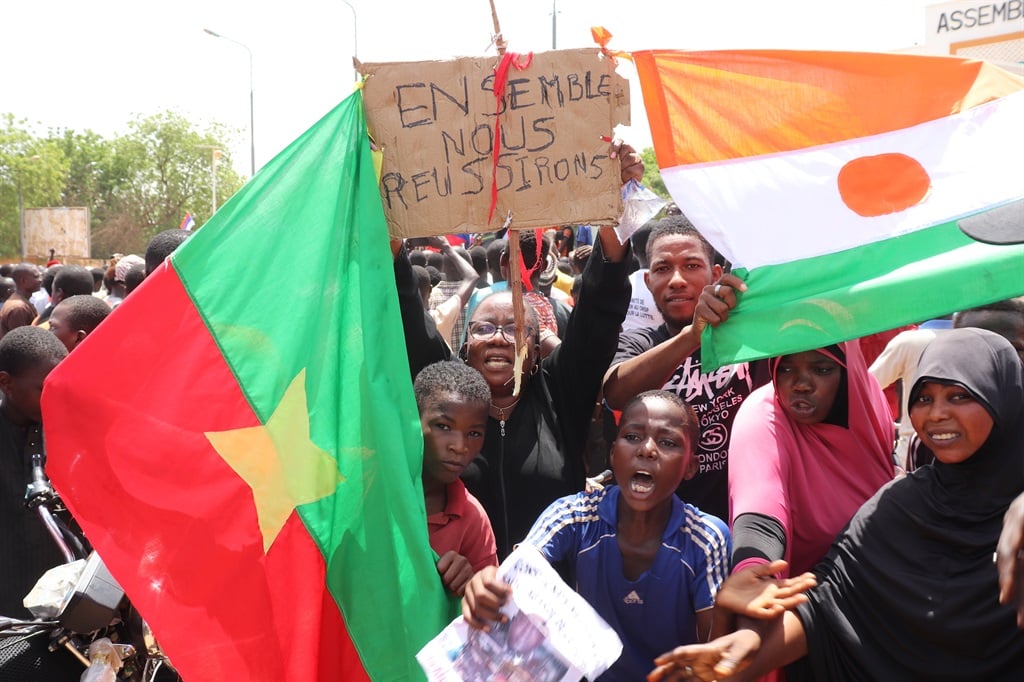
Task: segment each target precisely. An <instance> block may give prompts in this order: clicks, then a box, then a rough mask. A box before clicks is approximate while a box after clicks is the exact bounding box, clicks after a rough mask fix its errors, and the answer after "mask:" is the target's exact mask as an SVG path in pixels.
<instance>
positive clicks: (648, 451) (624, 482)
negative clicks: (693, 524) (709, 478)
mask: <svg viewBox="0 0 1024 682" xmlns="http://www.w3.org/2000/svg"><path fill="white" fill-rule="evenodd" d="M686 416H687V414H686V411H685V410H683V409H682V408H681V407H679V406H678V405H675V404H673V403H671V402H668V401H667V400H664V399H662V398H655V397H651V398H646V399H644V400H643V401H641V402H638V403H634V404H633V405H632V406H631V407H629V408H628V409H626V411H625V412H623V413H622V419H621V420H620V422H619V432H618V435H616V437H615V442H614V443H613V444H612V450H611V463H612V470H613V471H614V472H615V481H616V483H618V484H619V488H620V489H621V496H622V499H623V500H624V501H625V503H626V504H627V505H628V506H629V507H630V508H631V509H633V510H636V511H643V510H650V509H654V508H655V507H657V506H658V505H659V504H662V503H663V502H665V501H666V500H668V499H669V498H670V497H671V496H672V495H673V494H674V493H675V491H676V488H677V487H679V484H680V483H681V482H682V481H683V480H684V479H689V478H693V476H694V475H695V474H696V473H697V459H696V458H695V457H694V456H693V444H692V443H690V442H689V439H688V438H687V435H686V433H687V429H686Z"/></svg>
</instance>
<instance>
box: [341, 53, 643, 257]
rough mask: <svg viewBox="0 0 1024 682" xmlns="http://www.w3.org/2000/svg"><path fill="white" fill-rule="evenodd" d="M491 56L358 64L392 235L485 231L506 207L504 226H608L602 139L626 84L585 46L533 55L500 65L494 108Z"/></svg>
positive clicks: (612, 217) (621, 112) (621, 104)
mask: <svg viewBox="0 0 1024 682" xmlns="http://www.w3.org/2000/svg"><path fill="white" fill-rule="evenodd" d="M525 58H526V55H521V56H520V63H522V62H524V61H525ZM499 61H500V60H499V58H498V57H472V58H461V59H456V60H451V61H443V62H414V63H377V64H357V67H358V68H359V71H360V72H361V73H362V74H363V75H364V76H366V77H367V80H366V83H365V87H364V101H365V103H366V117H367V124H368V127H369V131H370V135H371V136H372V137H373V139H374V140H375V141H376V142H377V144H378V145H379V146H380V148H381V150H382V151H383V155H384V160H383V168H382V173H381V180H380V195H381V199H382V201H383V202H384V212H385V214H386V215H387V220H388V227H389V230H390V232H391V234H392V235H393V236H395V237H421V236H428V235H441V234H450V233H455V232H486V231H492V230H496V229H498V228H500V227H501V226H502V225H503V224H504V221H505V219H506V217H507V215H508V213H509V212H510V211H511V213H512V222H511V227H513V228H533V227H549V226H553V225H578V224H588V223H589V224H595V225H614V224H616V222H617V221H618V218H619V216H620V214H621V213H622V200H621V196H620V184H621V183H620V178H619V161H618V159H611V158H609V157H608V153H609V149H610V145H609V144H608V143H607V142H605V141H603V140H602V139H601V136H610V135H612V129H613V127H614V126H615V125H616V124H619V123H622V124H628V123H629V83H628V81H627V80H626V79H625V78H622V77H621V76H619V75H618V74H616V73H615V71H614V65H613V64H612V63H611V61H610V60H608V59H606V58H604V57H602V56H601V54H600V52H599V51H598V50H597V49H596V48H595V49H580V50H559V51H553V52H543V53H538V54H535V55H533V59H532V61H531V62H530V63H529V65H528V66H527V67H526V68H525V69H522V70H519V69H517V68H515V67H510V68H509V69H508V79H507V83H506V85H505V88H504V92H503V93H502V97H501V99H500V101H499V99H498V98H496V97H495V94H494V91H493V87H494V80H495V68H496V67H497V66H498V63H499ZM498 121H500V145H499V146H498V150H499V151H498V159H497V164H496V165H495V154H494V150H495V138H496V134H495V129H496V127H497V122H498ZM494 178H497V187H498V198H497V207H496V210H495V212H494V217H493V219H492V220H491V222H490V223H488V219H487V216H488V212H489V210H490V207H491V196H492V194H491V185H492V179H494Z"/></svg>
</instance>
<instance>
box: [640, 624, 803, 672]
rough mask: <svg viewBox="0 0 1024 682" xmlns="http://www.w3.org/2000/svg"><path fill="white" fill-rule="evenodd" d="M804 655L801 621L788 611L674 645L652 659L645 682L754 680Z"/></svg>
mask: <svg viewBox="0 0 1024 682" xmlns="http://www.w3.org/2000/svg"><path fill="white" fill-rule="evenodd" d="M806 654H807V636H806V634H805V633H804V627H803V623H801V622H800V619H799V618H797V616H796V614H794V613H793V612H792V611H787V612H786V613H784V614H783V616H782V617H781V618H776V619H774V620H767V621H758V622H757V623H756V624H754V625H753V626H751V627H745V628H742V629H740V630H737V631H736V632H733V633H730V634H728V635H725V636H723V637H719V638H718V639H715V640H712V641H711V642H708V643H707V644H690V645H687V646H681V647H676V648H675V649H673V650H672V651H669V652H666V653H664V654H662V655H661V656H659V657H658V658H656V659H654V663H655V665H656V666H657V667H656V668H655V669H654V670H652V671H651V672H650V674H648V675H647V680H648V682H662V681H664V682H670V681H675V680H705V681H707V682H711V680H729V681H730V682H733V681H736V682H739V681H741V680H743V681H745V680H755V679H757V678H758V677H760V676H761V675H764V674H766V673H768V672H770V671H772V670H775V669H776V668H779V667H781V666H784V665H788V664H790V663H792V662H793V661H795V660H797V659H798V658H800V657H801V656H804V655H806Z"/></svg>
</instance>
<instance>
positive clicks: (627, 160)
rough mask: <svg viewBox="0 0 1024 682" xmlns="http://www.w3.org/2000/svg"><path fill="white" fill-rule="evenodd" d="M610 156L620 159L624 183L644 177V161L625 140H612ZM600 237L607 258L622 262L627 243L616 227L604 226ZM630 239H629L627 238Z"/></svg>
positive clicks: (611, 260)
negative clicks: (623, 240)
mask: <svg viewBox="0 0 1024 682" xmlns="http://www.w3.org/2000/svg"><path fill="white" fill-rule="evenodd" d="M609 156H610V157H611V158H613V159H618V160H619V177H620V179H621V180H622V184H626V183H627V182H629V181H630V180H636V181H637V182H640V181H641V180H643V178H644V162H643V159H642V158H640V155H639V154H638V153H637V151H636V150H635V149H633V148H632V147H631V146H629V145H628V144H626V143H625V142H623V141H622V140H615V141H613V142H612V149H611V152H610V153H609ZM597 236H598V239H600V240H601V246H602V247H603V250H604V257H605V260H607V261H609V262H612V263H620V262H622V259H623V258H625V257H626V244H623V243H622V242H620V241H619V236H618V235H617V234H615V229H614V228H611V227H602V228H600V229H599V230H598V231H597ZM627 241H628V240H627Z"/></svg>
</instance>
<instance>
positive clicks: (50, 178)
mask: <svg viewBox="0 0 1024 682" xmlns="http://www.w3.org/2000/svg"><path fill="white" fill-rule="evenodd" d="M237 134H238V133H237V131H231V130H229V129H227V128H225V127H224V126H221V125H219V124H212V125H209V126H207V127H206V128H204V129H200V128H198V127H197V126H196V125H195V124H193V123H192V122H190V121H189V120H187V119H186V118H185V117H183V116H181V115H180V114H177V113H175V112H170V111H167V112H162V113H159V114H153V115H149V116H137V117H136V118H135V119H134V120H132V121H131V122H129V124H128V126H127V131H126V132H124V133H123V134H118V135H116V136H114V137H113V138H109V139H108V138H104V137H102V136H101V135H99V134H97V133H95V132H93V131H91V130H85V131H75V130H66V129H57V130H53V129H51V130H47V131H45V132H42V133H39V132H37V131H35V130H34V129H33V127H32V126H31V125H30V124H29V123H28V122H27V121H24V120H19V119H17V118H15V116H14V115H13V114H9V113H8V114H0V258H2V259H4V260H12V259H17V258H19V257H20V253H21V246H20V236H19V233H20V229H19V228H20V223H21V216H20V212H19V196H20V203H21V206H23V207H24V208H36V207H46V206H85V207H87V208H88V209H89V212H90V218H91V223H92V224H91V237H92V257H94V258H106V257H108V256H110V254H112V253H115V252H119V253H139V254H141V253H142V252H143V250H144V249H145V246H146V243H147V242H148V241H149V239H150V238H151V237H152V236H153V235H154V234H156V233H157V232H160V231H161V230H166V229H171V228H176V227H178V226H179V225H180V223H181V220H182V218H183V217H184V215H185V213H186V212H189V211H190V212H191V213H192V215H193V216H194V217H195V220H196V224H197V226H201V225H202V224H203V223H204V222H206V220H208V219H209V217H210V214H211V211H212V193H213V187H212V182H211V180H212V177H211V167H212V166H213V153H214V150H215V149H216V150H221V155H220V157H219V159H218V160H217V163H216V174H217V175H216V177H217V204H218V205H222V204H223V203H224V202H225V201H227V199H228V198H230V197H231V195H232V194H234V193H235V192H236V191H238V189H239V188H240V187H241V186H242V184H243V183H244V182H245V180H246V178H244V177H242V176H240V175H239V174H238V173H236V172H235V170H234V168H233V167H232V164H231V157H230V152H229V151H228V150H229V149H230V147H231V143H232V141H233V139H234V138H235V137H236V136H237Z"/></svg>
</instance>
